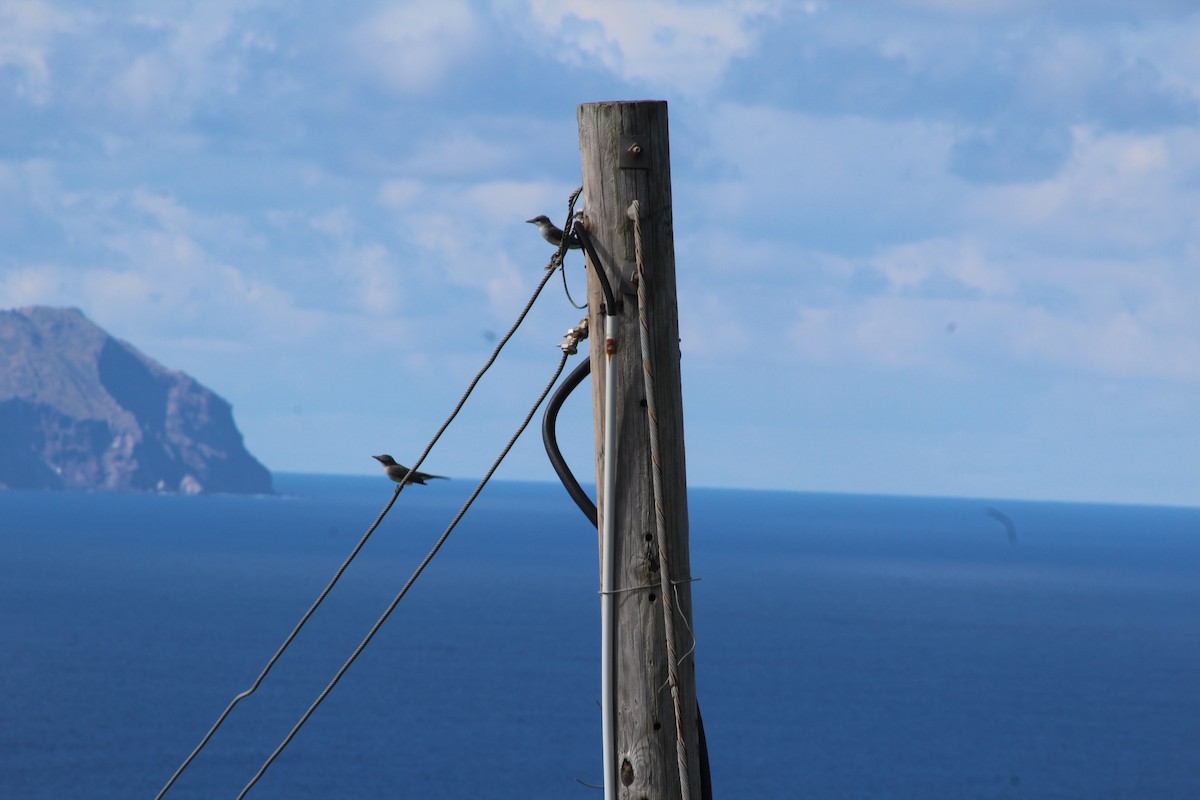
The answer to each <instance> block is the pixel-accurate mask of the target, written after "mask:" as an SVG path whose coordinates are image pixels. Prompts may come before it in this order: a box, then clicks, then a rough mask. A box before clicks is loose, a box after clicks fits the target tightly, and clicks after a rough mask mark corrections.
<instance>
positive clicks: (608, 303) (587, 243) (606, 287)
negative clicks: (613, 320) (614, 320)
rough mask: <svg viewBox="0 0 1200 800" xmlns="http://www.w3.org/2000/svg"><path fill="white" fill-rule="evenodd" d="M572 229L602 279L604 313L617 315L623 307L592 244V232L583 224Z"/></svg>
mask: <svg viewBox="0 0 1200 800" xmlns="http://www.w3.org/2000/svg"><path fill="white" fill-rule="evenodd" d="M571 230H572V231H573V232H574V234H575V235H576V236H577V237H579V243H580V244H581V245H583V250H584V252H586V253H587V254H588V258H589V259H591V262H592V266H593V267H595V269H596V277H597V278H599V279H600V289H601V290H602V291H603V292H604V315H605V316H608V317H615V316H616V315H617V312H618V311H620V310H621V309H620V306H618V305H617V298H616V296H615V295H613V290H612V285H611V284H610V283H609V282H608V275H607V274H606V273H605V271H604V262H603V261H601V260H600V255H599V254H598V253H597V252H596V248H595V246H594V245H593V244H592V237H591V234H589V233H588V232H587V228H585V227H584V226H583V225H578V224H577V225H573V226H572V227H571Z"/></svg>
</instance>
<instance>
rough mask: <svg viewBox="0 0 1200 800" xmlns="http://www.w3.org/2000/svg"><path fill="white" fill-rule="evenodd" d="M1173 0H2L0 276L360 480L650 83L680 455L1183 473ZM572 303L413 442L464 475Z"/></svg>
mask: <svg viewBox="0 0 1200 800" xmlns="http://www.w3.org/2000/svg"><path fill="white" fill-rule="evenodd" d="M1195 8H1196V6H1195V3H1194V2H1190V1H1189V2H1171V1H1170V0H1141V1H1140V2H1133V1H1132V0H1129V1H1128V2H1117V1H1116V0H1111V1H1106V0H1089V1H1088V2H1083V0H1075V1H1072V0H1060V2H1049V0H893V1H892V2H885V1H884V0H861V1H860V2H854V3H848V2H847V3H838V2H833V1H832V0H813V1H812V2H789V3H782V2H781V3H769V2H753V1H751V0H745V1H744V2H736V1H731V2H723V3H685V2H678V1H676V0H637V2H634V0H605V1H604V2H601V1H600V0H554V2H550V1H549V0H492V2H473V1H472V0H438V1H437V2H392V3H387V2H380V3H361V4H342V5H341V6H340V7H335V6H333V5H332V4H327V3H311V2H282V1H281V0H280V1H278V2H252V1H245V2H223V1H222V0H204V1H203V2H189V1H188V0H179V1H178V2H172V3H161V2H140V3H139V2H116V3H109V4H104V7H103V8H102V9H98V8H97V7H96V4H91V3H78V2H49V1H46V2H43V1H42V0H0V307H3V308H12V307H19V306H25V305H32V304H46V305H72V306H78V307H79V308H81V309H83V310H84V312H85V313H87V314H88V315H89V316H90V317H91V318H92V319H93V320H95V321H96V322H97V323H99V324H100V325H102V326H104V327H105V328H107V329H108V330H109V331H111V332H112V333H114V334H115V335H118V336H120V337H122V338H124V339H127V340H129V341H131V342H132V343H134V344H135V345H137V346H138V347H139V348H141V349H142V350H143V351H145V352H146V353H148V354H149V355H151V356H152V357H154V358H156V359H158V360H159V361H161V362H163V363H165V364H166V365H168V366H171V367H173V368H177V369H182V370H184V371H186V372H188V373H190V374H192V375H194V376H195V377H197V378H198V379H199V380H201V381H202V382H204V383H205V384H207V385H209V386H210V387H212V388H213V389H215V390H216V391H217V392H219V393H220V394H222V395H223V396H225V397H226V398H228V399H229V400H230V401H231V402H232V403H233V404H234V413H235V417H236V419H237V421H238V423H239V425H240V427H241V429H242V431H243V433H244V434H245V437H246V441H247V444H248V446H249V447H250V449H251V450H252V452H254V453H255V454H256V455H257V456H259V458H260V459H261V460H262V461H263V462H264V463H265V464H266V465H267V466H268V467H270V468H271V469H274V470H290V471H302V472H362V473H370V472H373V471H374V470H375V467H376V465H375V463H374V462H373V461H372V460H371V459H370V458H369V456H370V455H371V454H372V453H378V452H381V451H384V450H387V451H390V452H392V453H393V454H395V455H396V456H397V457H398V458H400V459H401V460H405V455H406V454H408V455H409V456H410V457H411V455H412V454H415V453H417V452H419V451H420V449H421V448H422V446H423V445H424V443H425V441H426V440H427V439H428V437H429V436H430V435H431V434H432V433H433V431H434V430H436V428H437V426H438V425H439V424H440V422H441V420H442V418H443V416H444V414H445V413H446V411H447V410H448V409H449V407H450V404H451V403H452V402H453V401H454V399H455V398H456V397H457V395H458V393H459V392H460V391H461V390H462V388H464V387H465V385H466V382H467V381H468V380H469V378H470V377H471V375H472V374H473V372H474V370H475V369H476V368H477V366H478V365H479V364H481V363H482V361H483V360H484V358H485V357H486V356H487V354H488V352H490V349H491V346H492V340H493V338H494V337H495V336H496V334H497V333H501V332H503V330H505V329H506V328H507V326H508V324H509V322H510V321H511V319H512V318H513V317H514V315H515V313H516V311H517V310H518V309H519V308H520V306H521V305H522V303H523V302H524V300H525V298H526V297H527V296H528V294H529V292H530V291H531V290H532V288H533V286H534V284H535V282H536V281H537V279H538V278H539V276H540V273H541V269H542V267H543V265H544V264H545V262H546V259H547V257H548V255H549V253H548V250H547V248H546V246H545V245H544V243H543V242H541V240H540V239H538V238H537V236H536V235H535V232H534V231H533V229H532V226H529V225H526V224H525V223H524V220H525V219H527V218H528V217H531V216H533V215H535V214H538V213H549V214H551V215H552V216H554V217H561V216H562V215H563V212H564V208H565V200H566V197H567V194H568V193H569V192H570V190H571V189H573V188H574V187H575V186H576V185H578V183H579V180H580V178H579V174H580V167H579V152H578V139H577V130H576V117H575V113H576V106H577V105H578V104H579V103H583V102H590V101H598V100H634V99H643V98H656V99H665V100H667V101H668V102H669V104H670V122H671V153H672V172H673V183H674V201H675V209H674V210H675V220H676V230H675V234H676V257H677V268H678V272H679V294H680V303H681V308H680V317H681V331H682V339H683V340H682V348H683V372H684V392H685V395H684V404H685V415H686V420H685V421H686V428H687V454H688V470H689V478H690V482H691V483H692V484H693V485H732V486H746V487H766V488H778V489H795V490H812V491H844V492H884V493H901V494H930V495H960V496H977V497H999V498H1006V497H1007V498H1037V499H1043V498H1045V499H1065V500H1096V501H1115V502H1151V503H1182V504H1190V505H1196V504H1200V469H1198V467H1200V463H1198V461H1200V459H1198V457H1197V452H1198V451H1197V445H1198V443H1200V401H1198V400H1197V397H1200V211H1198V209H1200V128H1198V126H1197V122H1198V119H1200V12H1198V11H1197V10H1195ZM567 274H568V278H569V280H570V281H571V282H572V284H573V286H574V287H575V288H576V289H577V290H581V288H582V282H583V275H582V269H581V267H580V266H579V262H578V260H576V261H574V262H572V263H570V264H569V265H568V273H567ZM579 317H580V313H579V312H577V311H575V310H574V309H572V308H570V306H568V305H567V303H566V300H565V299H564V298H563V296H562V292H561V288H560V284H559V283H558V282H557V280H556V282H555V284H552V287H551V289H548V290H547V293H546V294H545V295H544V296H543V298H542V300H541V301H539V304H538V306H537V308H536V309H535V311H534V314H533V315H532V316H531V318H530V320H529V322H528V323H527V327H526V328H524V329H523V330H522V332H521V333H520V334H518V337H517V338H516V339H515V340H514V341H513V343H512V344H511V345H510V349H509V350H508V351H506V354H507V355H506V357H504V358H503V359H502V360H501V362H500V364H499V365H498V367H497V368H496V370H495V372H494V374H492V375H491V376H490V377H489V378H487V379H486V380H485V381H484V383H483V384H481V386H480V388H479V390H478V394H477V396H476V399H475V401H474V402H473V403H472V404H471V405H468V406H467V409H466V410H465V411H464V412H463V415H462V417H461V421H460V423H459V424H458V425H457V426H456V427H455V428H454V429H453V430H452V431H451V433H450V434H448V435H447V437H446V439H445V440H444V444H443V445H442V446H441V447H439V449H438V450H436V451H435V452H434V454H433V455H432V456H431V458H430V460H429V461H427V462H426V467H427V468H428V469H430V470H432V471H436V472H443V473H448V474H450V475H455V476H474V475H480V474H482V473H483V472H484V471H485V470H486V468H487V466H488V464H490V461H491V459H492V457H493V455H494V453H495V452H496V451H497V450H498V449H499V447H500V446H501V445H502V444H503V442H504V441H505V440H506V439H507V437H508V436H509V434H510V432H511V430H512V429H513V427H514V426H515V424H516V421H517V420H518V418H519V417H520V415H521V414H522V413H523V411H524V410H525V408H526V407H527V405H528V403H529V402H530V401H531V400H532V398H533V397H534V396H535V394H536V392H537V390H538V388H539V387H540V385H541V384H542V383H543V382H544V381H545V380H546V379H547V378H548V376H549V373H550V370H551V368H552V366H553V363H554V359H555V355H556V352H557V351H556V350H554V347H555V345H556V344H557V343H558V342H559V341H561V335H562V332H563V331H565V330H566V328H568V327H570V326H571V325H573V324H574V323H575V322H577V321H578V319H579ZM586 394H587V393H586V392H580V395H581V397H580V398H579V399H578V402H576V401H575V400H572V402H571V403H570V404H568V406H567V409H566V410H565V411H564V415H563V423H562V424H563V426H564V427H567V428H569V430H568V431H567V432H566V433H565V434H564V438H565V439H566V440H567V443H568V449H569V455H570V457H571V459H572V460H573V461H574V462H575V463H576V464H577V465H578V469H579V471H580V472H581V473H584V474H585V477H586V473H588V471H589V466H590V464H591V463H592V461H591V410H590V399H589V398H588V397H587V396H586ZM500 475H501V477H508V478H514V479H534V480H542V479H551V477H552V473H551V472H550V470H549V467H548V466H547V465H546V462H545V457H544V455H543V454H542V452H541V445H540V442H539V441H538V437H537V435H536V431H534V432H531V434H528V435H527V439H526V441H524V442H522V444H521V445H519V447H518V449H517V450H516V451H514V454H513V456H512V457H511V460H510V462H509V463H508V464H507V465H506V467H505V468H504V469H503V471H502V472H501V473H500Z"/></svg>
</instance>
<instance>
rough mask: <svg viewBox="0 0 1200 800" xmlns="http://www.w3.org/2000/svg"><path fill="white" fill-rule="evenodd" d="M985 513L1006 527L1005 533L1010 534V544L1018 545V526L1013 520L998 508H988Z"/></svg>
mask: <svg viewBox="0 0 1200 800" xmlns="http://www.w3.org/2000/svg"><path fill="white" fill-rule="evenodd" d="M983 513H985V514H987V515H988V516H989V517H991V518H992V519H994V520H996V521H997V522H999V523H1000V524H1001V525H1003V526H1004V531H1005V532H1006V533H1007V534H1008V543H1009V544H1016V543H1017V525H1016V523H1014V522H1013V521H1012V518H1011V517H1009V516H1008V514H1005V513H1004V512H1003V511H1001V510H1000V509H998V508H990V507H989V508H988V509H986V510H985V511H984V512H983Z"/></svg>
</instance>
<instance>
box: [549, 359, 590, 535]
mask: <svg viewBox="0 0 1200 800" xmlns="http://www.w3.org/2000/svg"><path fill="white" fill-rule="evenodd" d="M591 371H592V360H591V359H590V358H585V359H584V360H583V362H582V363H581V364H580V365H579V366H578V367H576V368H575V369H573V370H572V371H571V374H570V375H568V376H567V379H566V380H565V381H563V382H562V383H561V384H560V385H559V387H558V388H557V389H555V390H554V394H552V395H551V396H550V402H549V403H548V404H547V405H546V414H545V416H543V417H542V443H543V444H544V445H545V446H546V456H547V457H548V458H549V459H550V466H552V467H554V472H555V473H557V475H558V479H559V480H560V481H562V485H563V488H564V489H566V490H567V494H569V495H571V499H572V500H574V501H575V505H577V506H579V510H580V511H582V512H583V515H584V516H585V517H587V518H588V521H589V522H591V523H592V526H593V527H597V528H598V527H599V522H598V517H597V514H596V504H595V503H593V502H592V498H590V497H588V496H587V493H586V492H584V491H583V487H582V486H580V485H579V481H577V480H576V479H575V474H574V473H573V472H571V468H570V467H569V466H567V461H566V459H564V458H563V454H562V450H560V449H559V448H558V429H557V425H558V412H559V410H560V409H562V405H563V403H564V402H566V399H567V398H568V397H569V396H570V395H571V392H573V391H575V389H576V387H578V386H579V384H581V383H583V379H584V378H586V377H587V376H588V375H589V374H591Z"/></svg>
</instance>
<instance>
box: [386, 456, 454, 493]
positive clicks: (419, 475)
mask: <svg viewBox="0 0 1200 800" xmlns="http://www.w3.org/2000/svg"><path fill="white" fill-rule="evenodd" d="M371 458H373V459H375V460H376V461H378V462H379V463H380V464H383V468H384V470H385V471H386V472H387V476H388V477H389V478H391V479H392V480H394V481H395V482H396V483H399V482H400V481H402V480H404V476H405V475H407V474H408V473H409V469H408V467H406V466H404V465H403V464H397V463H396V459H394V458H392V457H391V456H389V455H387V454H386V453H385V454H384V455H381V456H371ZM432 478H440V479H441V480H446V476H445V475H429V474H427V473H424V472H418V471H416V470H413V471H412V478H410V479H409V481H408V482H409V483H419V484H421V485H422V486H424V485H425V481H427V480H430V479H432Z"/></svg>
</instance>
